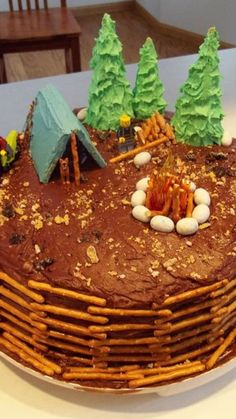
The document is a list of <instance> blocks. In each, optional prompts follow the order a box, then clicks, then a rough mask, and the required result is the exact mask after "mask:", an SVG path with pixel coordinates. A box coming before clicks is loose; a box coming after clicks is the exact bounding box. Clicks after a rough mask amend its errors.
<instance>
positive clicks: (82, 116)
mask: <svg viewBox="0 0 236 419" xmlns="http://www.w3.org/2000/svg"><path fill="white" fill-rule="evenodd" d="M86 116H87V108H83V109H80V111H79V112H78V113H77V118H78V119H79V120H80V121H83V120H84V119H85V118H86Z"/></svg>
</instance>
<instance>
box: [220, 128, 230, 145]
mask: <svg viewBox="0 0 236 419" xmlns="http://www.w3.org/2000/svg"><path fill="white" fill-rule="evenodd" d="M232 142H233V138H232V135H231V134H230V132H229V131H226V130H225V131H224V134H223V137H222V138H221V144H222V145H224V146H225V147H229V146H230V145H231V144H232Z"/></svg>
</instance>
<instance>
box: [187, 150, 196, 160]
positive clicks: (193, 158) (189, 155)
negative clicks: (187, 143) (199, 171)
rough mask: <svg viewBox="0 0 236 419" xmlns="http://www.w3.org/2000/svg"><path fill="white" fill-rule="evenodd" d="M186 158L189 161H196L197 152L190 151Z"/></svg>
mask: <svg viewBox="0 0 236 419" xmlns="http://www.w3.org/2000/svg"><path fill="white" fill-rule="evenodd" d="M186 160H187V161H196V160H197V157H196V156H195V154H194V153H193V152H192V151H189V152H188V153H187V154H186Z"/></svg>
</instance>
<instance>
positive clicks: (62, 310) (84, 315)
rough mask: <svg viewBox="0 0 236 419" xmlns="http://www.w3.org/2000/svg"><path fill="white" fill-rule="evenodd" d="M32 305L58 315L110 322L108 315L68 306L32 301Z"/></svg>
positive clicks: (89, 320)
mask: <svg viewBox="0 0 236 419" xmlns="http://www.w3.org/2000/svg"><path fill="white" fill-rule="evenodd" d="M31 307H32V309H34V310H38V311H46V312H48V313H53V314H56V315H58V316H68V317H72V318H74V319H79V320H86V321H88V322H94V323H101V324H104V323H108V321H109V319H108V318H106V317H101V316H92V315H90V314H87V313H85V312H83V311H78V310H70V309H68V308H63V307H57V306H52V305H49V304H37V303H31Z"/></svg>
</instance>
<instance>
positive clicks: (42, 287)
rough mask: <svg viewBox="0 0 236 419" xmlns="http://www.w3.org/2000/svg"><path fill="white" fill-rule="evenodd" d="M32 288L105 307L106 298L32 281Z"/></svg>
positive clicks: (30, 283)
mask: <svg viewBox="0 0 236 419" xmlns="http://www.w3.org/2000/svg"><path fill="white" fill-rule="evenodd" d="M28 285H29V287H30V288H34V289H36V290H40V291H47V292H50V293H52V294H56V295H61V296H63V297H68V298H73V299H75V300H79V301H84V302H85V303H90V304H95V305H98V306H105V305H106V300H105V298H100V297H95V296H92V295H86V294H80V293H78V292H76V291H72V290H67V289H65V288H56V287H52V286H51V285H49V284H47V283H44V282H37V281H33V280H30V281H29V282H28Z"/></svg>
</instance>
